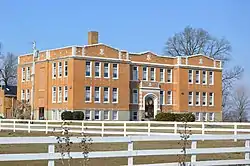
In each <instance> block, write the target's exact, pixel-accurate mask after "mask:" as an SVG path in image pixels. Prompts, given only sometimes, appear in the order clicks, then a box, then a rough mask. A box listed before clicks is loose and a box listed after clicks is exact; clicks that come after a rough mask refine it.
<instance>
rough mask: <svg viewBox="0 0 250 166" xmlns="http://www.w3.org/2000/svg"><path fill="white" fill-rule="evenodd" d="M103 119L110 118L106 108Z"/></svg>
mask: <svg viewBox="0 0 250 166" xmlns="http://www.w3.org/2000/svg"><path fill="white" fill-rule="evenodd" d="M103 119H104V120H109V111H106V110H105V111H104V112H103Z"/></svg>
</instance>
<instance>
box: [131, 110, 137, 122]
mask: <svg viewBox="0 0 250 166" xmlns="http://www.w3.org/2000/svg"><path fill="white" fill-rule="evenodd" d="M132 116H133V117H132V118H133V120H137V117H138V114H137V111H134V112H133V115H132Z"/></svg>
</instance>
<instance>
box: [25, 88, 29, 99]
mask: <svg viewBox="0 0 250 166" xmlns="http://www.w3.org/2000/svg"><path fill="white" fill-rule="evenodd" d="M28 99H29V101H30V90H29V89H26V98H25V100H26V101H28Z"/></svg>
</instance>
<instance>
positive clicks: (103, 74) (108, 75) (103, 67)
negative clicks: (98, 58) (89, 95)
mask: <svg viewBox="0 0 250 166" xmlns="http://www.w3.org/2000/svg"><path fill="white" fill-rule="evenodd" d="M105 64H106V62H105V63H103V70H104V71H103V78H106V79H108V78H110V63H107V64H108V77H105V73H104V72H105Z"/></svg>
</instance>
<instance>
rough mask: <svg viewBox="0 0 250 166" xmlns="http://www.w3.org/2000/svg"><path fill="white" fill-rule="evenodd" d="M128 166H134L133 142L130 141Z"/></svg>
mask: <svg viewBox="0 0 250 166" xmlns="http://www.w3.org/2000/svg"><path fill="white" fill-rule="evenodd" d="M128 152H129V155H128V166H133V155H132V153H133V141H131V140H129V142H128Z"/></svg>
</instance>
